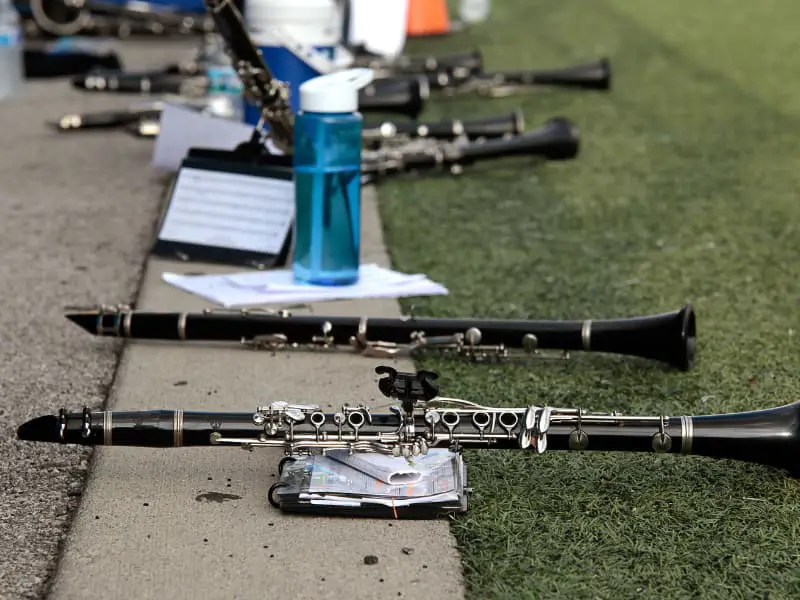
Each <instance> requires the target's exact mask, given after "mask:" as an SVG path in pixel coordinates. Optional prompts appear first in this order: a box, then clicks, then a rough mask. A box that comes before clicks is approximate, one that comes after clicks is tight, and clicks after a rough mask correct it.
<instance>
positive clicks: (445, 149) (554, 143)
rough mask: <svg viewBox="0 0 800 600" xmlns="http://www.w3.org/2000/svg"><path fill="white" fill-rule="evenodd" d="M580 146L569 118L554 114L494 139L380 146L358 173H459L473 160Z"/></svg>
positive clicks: (550, 153) (559, 152) (371, 176)
mask: <svg viewBox="0 0 800 600" xmlns="http://www.w3.org/2000/svg"><path fill="white" fill-rule="evenodd" d="M579 150H580V132H579V131H578V128H577V127H576V126H575V125H574V124H573V123H572V122H571V121H570V120H569V119H566V118H563V117H555V118H552V119H550V120H549V121H547V122H546V123H545V124H544V125H542V126H540V127H538V128H537V129H532V130H530V131H525V132H523V133H521V134H518V135H514V136H509V137H503V138H498V139H488V140H476V141H467V142H466V143H464V142H461V143H459V142H455V143H452V144H449V145H448V144H444V145H441V146H433V147H427V148H422V149H419V150H415V149H410V150H409V149H391V148H390V149H386V150H384V149H381V150H377V151H375V152H368V151H365V152H364V153H363V154H362V157H363V160H362V173H363V174H364V177H365V179H366V180H367V181H375V180H379V179H381V178H382V177H385V176H387V175H395V174H402V173H412V172H418V171H433V170H439V171H450V172H451V173H454V174H458V173H461V172H462V170H463V167H465V166H468V165H472V164H474V163H476V162H485V161H489V160H497V159H500V158H506V157H511V156H529V157H536V158H539V159H543V160H551V161H560V160H571V159H573V158H575V157H576V156H577V155H578V152H579Z"/></svg>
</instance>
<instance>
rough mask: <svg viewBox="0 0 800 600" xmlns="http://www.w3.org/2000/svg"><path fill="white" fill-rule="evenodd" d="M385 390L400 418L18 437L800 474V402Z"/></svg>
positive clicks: (313, 414) (392, 381) (155, 414)
mask: <svg viewBox="0 0 800 600" xmlns="http://www.w3.org/2000/svg"><path fill="white" fill-rule="evenodd" d="M375 371H376V373H378V374H379V375H383V376H384V377H383V378H382V379H381V380H380V381H379V383H378V388H379V390H380V391H381V393H382V394H384V395H385V396H387V397H390V398H393V399H396V400H398V401H399V404H398V405H396V406H392V407H391V408H390V411H389V412H388V413H385V414H383V413H374V412H372V411H371V410H370V409H369V408H367V407H366V406H364V405H360V404H359V405H356V406H348V405H346V406H343V407H342V408H341V410H339V411H338V412H336V413H325V412H323V411H322V410H321V409H320V408H319V407H318V406H316V405H311V404H292V403H288V402H284V401H279V402H273V403H271V404H269V405H266V406H260V407H258V408H257V410H256V411H255V412H254V413H252V412H243V413H213V412H192V411H184V410H156V411H99V412H93V411H91V410H89V409H88V408H84V409H83V411H81V412H67V411H66V410H64V409H62V410H61V411H60V412H59V414H58V415H45V416H40V417H36V418H34V419H32V420H30V421H28V422H26V423H23V424H22V425H21V426H20V427H19V428H18V430H17V437H18V439H20V440H25V441H33V442H52V443H62V444H80V445H85V446H95V445H105V446H143V447H153V448H176V447H183V446H237V447H241V448H243V449H246V450H253V449H255V448H282V449H283V450H284V452H285V454H286V455H287V456H290V457H291V456H301V455H308V454H316V453H320V452H324V451H325V450H330V449H335V448H336V449H345V450H347V451H349V452H373V453H380V454H386V455H391V456H404V457H411V456H418V455H424V454H426V453H427V452H428V450H429V449H430V448H449V449H451V450H454V451H459V450H462V449H467V448H484V449H497V450H502V449H515V450H532V451H534V452H536V453H537V454H542V453H544V452H545V451H547V450H566V451H584V450H589V451H601V452H655V453H662V454H663V453H669V454H685V455H695V456H702V457H707V458H714V459H727V460H737V461H744V462H749V463H757V464H761V465H765V466H768V467H774V468H777V469H783V470H786V471H788V472H789V474H790V475H792V476H793V477H797V476H798V475H800V468H798V467H799V466H800V461H798V459H797V456H798V454H799V453H800V436H799V434H800V402H795V403H793V404H788V405H785V406H780V407H777V408H770V409H765V410H755V411H751V412H740V413H732V414H715V415H704V416H677V417H671V416H666V415H659V416H636V415H631V416H629V415H622V414H618V413H615V412H612V413H596V412H588V411H585V410H583V409H580V408H554V407H549V406H539V405H536V404H532V405H529V406H526V407H519V408H517V407H507V408H498V407H489V406H482V405H479V404H476V403H474V402H471V401H468V400H462V399H460V398H447V397H442V396H440V395H439V390H438V387H437V386H436V384H435V383H434V380H435V379H436V377H437V375H436V373H433V372H428V371H421V372H418V373H399V372H397V371H396V370H395V369H393V368H392V367H388V366H383V365H382V366H379V367H377V368H376V369H375Z"/></svg>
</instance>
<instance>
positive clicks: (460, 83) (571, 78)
mask: <svg viewBox="0 0 800 600" xmlns="http://www.w3.org/2000/svg"><path fill="white" fill-rule="evenodd" d="M425 77H426V78H427V79H428V84H429V87H430V89H431V90H443V91H445V92H449V93H457V92H477V93H479V94H483V95H490V96H491V95H494V96H503V95H508V94H510V93H512V92H514V91H516V90H517V89H519V88H526V87H533V86H555V87H566V88H579V89H584V90H600V91H606V90H609V89H611V63H610V62H609V60H608V59H607V58H602V59H600V60H597V61H594V62H589V63H582V64H579V65H573V66H570V67H562V68H553V69H530V70H517V71H499V72H480V73H460V72H456V71H440V72H436V73H426V74H425Z"/></svg>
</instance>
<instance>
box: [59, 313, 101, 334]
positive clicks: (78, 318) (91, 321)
mask: <svg viewBox="0 0 800 600" xmlns="http://www.w3.org/2000/svg"><path fill="white" fill-rule="evenodd" d="M65 316H66V317H67V318H68V319H69V320H70V321H72V322H73V323H75V325H77V326H78V327H80V328H81V329H83V330H85V331H87V332H89V333H96V330H97V320H98V319H102V318H103V316H102V315H101V314H99V313H97V312H84V313H68V314H66V315H65Z"/></svg>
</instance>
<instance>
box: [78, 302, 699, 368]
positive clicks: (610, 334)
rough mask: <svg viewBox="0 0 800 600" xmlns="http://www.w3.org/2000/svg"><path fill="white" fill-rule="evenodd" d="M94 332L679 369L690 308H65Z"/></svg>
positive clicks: (689, 350)
mask: <svg viewBox="0 0 800 600" xmlns="http://www.w3.org/2000/svg"><path fill="white" fill-rule="evenodd" d="M66 317H67V319H69V320H70V321H72V322H73V323H75V324H76V325H78V326H79V327H81V328H83V329H84V330H85V331H87V332H88V333H91V334H94V335H96V336H99V337H121V338H127V339H139V340H174V341H178V340H180V341H205V342H238V343H240V344H241V345H244V346H248V347H251V348H253V349H260V350H270V351H272V352H277V351H279V350H292V349H310V350H311V349H323V350H324V349H331V350H335V349H337V348H341V347H350V348H352V349H353V350H354V351H356V352H359V353H361V354H362V355H364V356H368V357H376V358H390V357H397V356H413V355H415V354H417V353H424V352H427V351H433V352H441V353H444V354H451V355H456V356H459V357H464V358H467V359H470V360H473V361H476V362H488V361H494V360H504V359H507V358H512V359H514V358H523V357H532V356H541V353H540V350H542V349H544V350H557V351H561V352H562V353H563V354H562V357H563V358H564V359H568V358H569V352H570V351H573V350H575V351H583V352H605V353H611V354H622V355H628V356H636V357H639V358H644V359H650V360H655V361H661V362H664V363H666V364H669V365H671V366H673V367H676V368H678V369H680V370H683V371H688V370H689V369H691V368H692V366H693V365H694V358H695V350H696V347H697V332H696V318H695V312H694V308H693V307H692V305H691V304H686V305H685V306H683V307H682V308H681V309H680V310H677V311H674V312H668V313H663V314H657V315H652V316H645V317H632V318H624V319H604V320H592V319H584V320H574V321H544V320H540V321H527V320H510V319H439V318H434V317H422V318H421V317H410V318H385V317H360V318H359V317H344V316H317V315H293V314H292V313H291V312H289V311H287V310H279V311H270V310H266V309H239V310H234V309H206V310H204V311H202V312H199V313H185V312H184V313H174V312H151V311H138V310H134V309H132V308H130V307H129V306H126V305H116V306H100V307H99V308H92V309H84V310H79V311H76V312H70V313H67V314H66Z"/></svg>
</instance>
